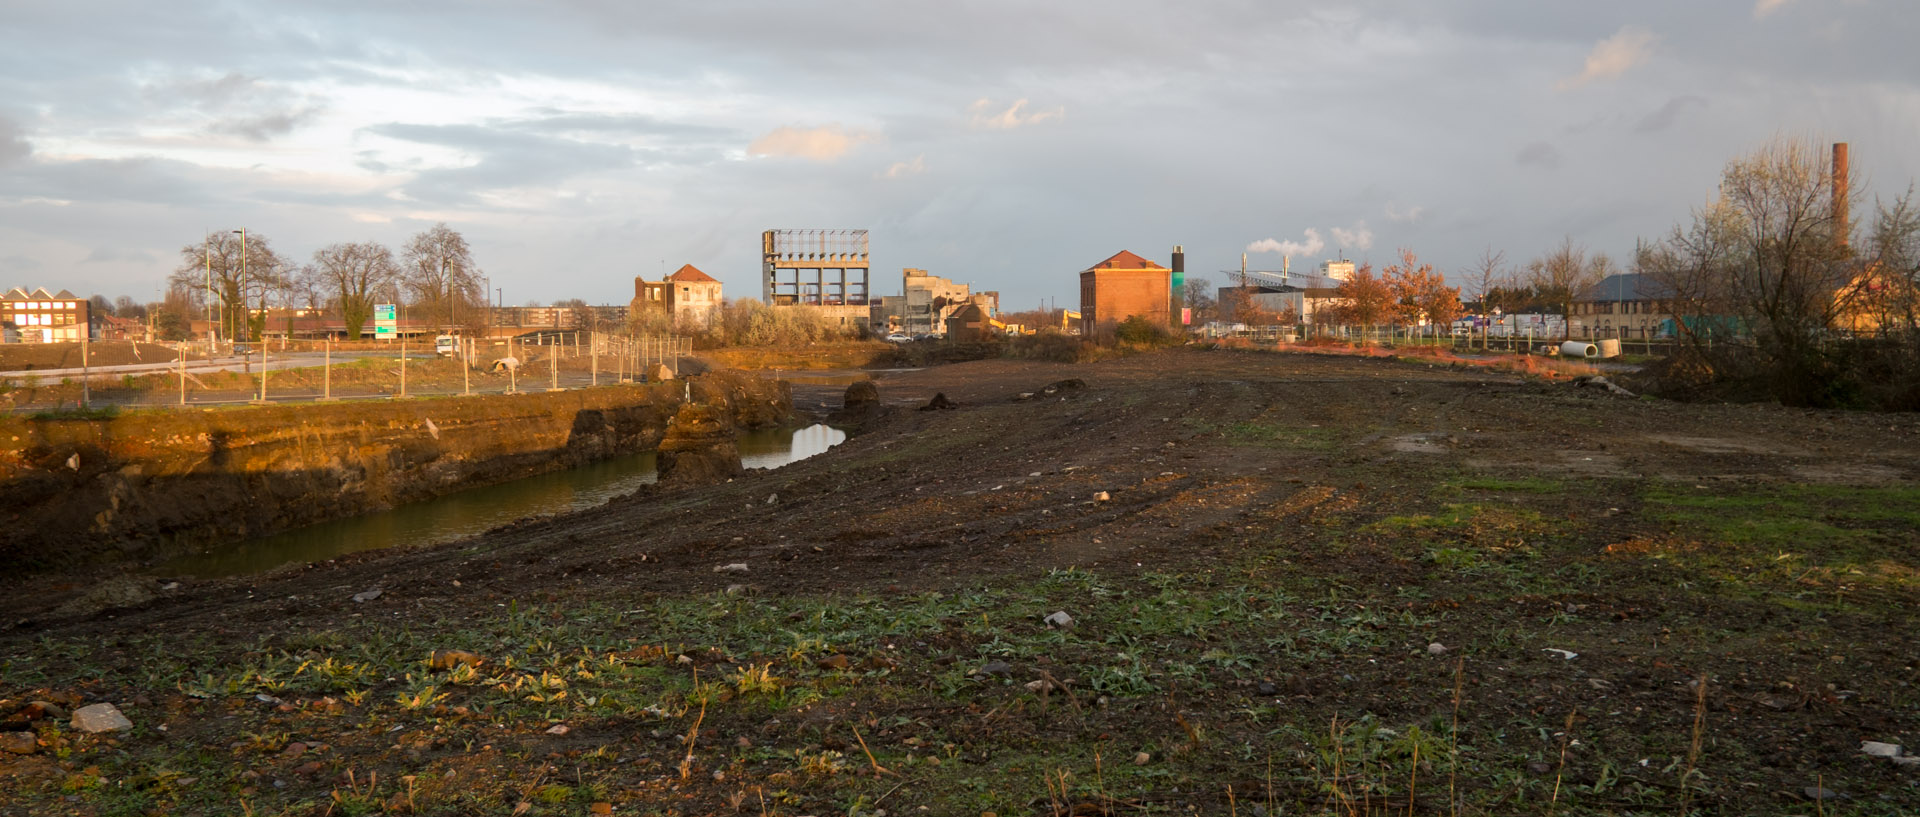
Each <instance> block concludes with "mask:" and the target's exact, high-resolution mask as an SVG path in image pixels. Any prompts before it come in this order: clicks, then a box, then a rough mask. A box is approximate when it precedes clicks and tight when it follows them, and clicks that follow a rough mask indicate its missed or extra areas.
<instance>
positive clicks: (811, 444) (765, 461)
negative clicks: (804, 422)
mask: <svg viewBox="0 0 1920 817" xmlns="http://www.w3.org/2000/svg"><path fill="white" fill-rule="evenodd" d="M846 441H847V432H845V431H841V430H840V429H837V428H834V427H833V426H827V425H811V426H807V427H806V428H800V429H792V428H779V429H767V430H764V431H749V432H747V433H745V434H742V435H740V440H739V446H740V464H741V465H744V466H746V467H748V468H779V467H780V466H782V465H786V464H787V463H790V462H798V461H800V460H804V459H806V458H808V457H811V456H813V455H815V454H818V453H820V452H822V451H825V450H827V449H829V448H832V447H834V446H836V445H839V444H841V443H843V442H846Z"/></svg>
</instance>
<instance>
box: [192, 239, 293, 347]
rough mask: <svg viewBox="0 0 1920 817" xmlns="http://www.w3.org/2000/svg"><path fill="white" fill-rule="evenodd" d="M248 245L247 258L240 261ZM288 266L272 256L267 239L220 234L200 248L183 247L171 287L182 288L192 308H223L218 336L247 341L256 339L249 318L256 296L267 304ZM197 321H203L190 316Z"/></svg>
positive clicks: (252, 322)
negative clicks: (254, 296) (268, 296)
mask: <svg viewBox="0 0 1920 817" xmlns="http://www.w3.org/2000/svg"><path fill="white" fill-rule="evenodd" d="M243 245H244V246H245V250H246V252H245V254H246V257H245V258H244V259H242V258H241V248H242V246H243ZM285 270H286V265H285V263H284V262H283V261H282V260H281V259H280V256H278V255H276V254H274V252H273V248H272V246H271V244H270V243H269V242H268V240H267V237H266V236H263V235H259V234H248V235H246V236H245V237H244V238H243V237H242V236H241V235H240V234H239V233H238V232H237V231H236V232H228V231H225V230H216V231H214V232H211V233H208V234H207V237H206V240H205V241H203V242H201V243H199V244H188V245H186V246H184V247H181V248H180V266H179V267H177V268H175V269H174V271H173V274H172V275H169V276H167V282H168V283H169V284H172V285H174V286H177V287H179V288H180V291H181V294H182V295H183V296H184V297H186V298H188V299H189V300H190V301H191V304H190V306H192V307H198V308H200V309H201V310H202V311H203V313H204V312H205V311H207V307H208V306H209V305H212V306H215V307H217V308H218V309H219V315H218V318H219V320H220V330H219V331H220V334H221V336H222V337H226V338H230V339H238V340H245V339H250V338H252V337H253V336H254V332H255V328H254V323H256V322H254V321H249V320H248V319H247V315H248V312H249V311H250V307H249V304H250V303H252V302H253V300H254V298H253V297H252V296H253V295H254V294H255V293H258V295H259V298H258V300H259V301H260V302H261V303H263V304H264V303H265V300H266V295H267V293H268V292H269V291H271V290H272V288H273V287H274V286H275V285H276V282H277V281H279V280H280V277H281V276H282V275H283V274H284V273H285ZM188 317H199V316H188Z"/></svg>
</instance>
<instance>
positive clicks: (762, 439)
mask: <svg viewBox="0 0 1920 817" xmlns="http://www.w3.org/2000/svg"><path fill="white" fill-rule="evenodd" d="M846 439H847V434H846V432H844V431H841V430H839V429H836V428H831V427H828V426H824V425H815V426H809V427H807V428H802V429H797V430H796V429H772V430H763V431H749V432H746V433H744V434H742V435H741V436H740V440H739V445H740V462H741V464H742V465H745V466H746V467H748V468H778V467H780V466H782V465H786V464H788V463H791V462H795V461H798V460H803V459H806V458H807V457H811V456H813V455H815V454H818V453H820V452H822V451H825V450H827V449H828V448H832V447H833V446H835V445H838V444H840V443H842V442H844V441H845V440H846ZM656 478H657V477H656V475H655V472H654V456H653V452H651V451H649V452H647V453H645V454H632V455H628V456H624V457H616V458H613V459H608V460H601V461H599V462H595V463H590V464H588V465H583V466H580V467H578V468H573V469H569V470H566V471H556V472H554V473H551V474H541V475H539V476H533V477H527V478H526V479H519V480H514V481H513V482H504V483H501V484H499V485H489V486H486V487H484V488H473V489H470V490H466V491H461V492H459V493H453V494H447V495H446V496H442V497H438V498H435V499H429V500H426V501H424V502H416V503H413V504H411V505H402V506H400V507H398V508H394V509H393V510H390V511H381V512H379V513H371V514H367V515H365V516H356V517H352V518H349V519H337V520H334V521H332V522H322V523H320V524H317V525H310V526H307V527H304V528H296V529H294V530H290V531H284V532H281V533H277V534H274V535H272V536H263V537H260V538H258V539H251V540H247V541H244V542H236V543H227V544H220V545H214V546H212V547H210V548H207V549H206V550H204V551H201V552H198V553H192V554H188V555H186V556H182V557H180V558H178V559H174V560H173V561H171V562H168V563H167V564H165V565H163V566H161V568H160V571H161V572H162V573H165V574H167V575H184V576H198V577H201V578H214V577H220V576H244V575H247V574H250V573H258V572H261V571H263V570H270V569H272V568H276V567H279V566H281V565H286V564H296V563H305V562H315V561H320V560H323V559H331V558H333V557H336V556H342V555H345V554H348V553H357V552H359V551H363V550H377V549H380V548H388V547H396V546H419V545H437V544H440V543H443V542H452V541H454V540H457V539H464V538H466V537H469V536H474V535H477V534H481V533H485V532H486V531H488V530H491V529H493V528H496V527H499V526H501V525H505V524H507V523H509V522H512V521H514V520H516V519H525V518H527V517H529V516H539V515H541V514H562V513H570V512H573V511H581V510H586V509H587V508H592V507H595V506H597V505H601V504H604V503H605V502H606V501H607V500H610V499H613V498H614V497H617V496H621V495H624V494H627V493H630V492H632V491H633V490H634V489H635V488H638V487H640V486H642V485H646V484H649V483H651V482H653V481H654V480H655V479H656Z"/></svg>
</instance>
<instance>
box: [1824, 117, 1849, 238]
mask: <svg viewBox="0 0 1920 817" xmlns="http://www.w3.org/2000/svg"><path fill="white" fill-rule="evenodd" d="M1847 179H1848V163H1847V143H1845V142H1835V143H1833V186H1832V189H1831V190H1830V191H1829V193H1830V195H1832V196H1833V242H1834V244H1836V245H1838V246H1839V247H1840V249H1843V250H1844V249H1846V248H1847V238H1848V235H1849V233H1850V232H1851V225H1850V224H1848V222H1847V197H1848V195H1849V194H1850V193H1851V191H1850V190H1848V186H1847Z"/></svg>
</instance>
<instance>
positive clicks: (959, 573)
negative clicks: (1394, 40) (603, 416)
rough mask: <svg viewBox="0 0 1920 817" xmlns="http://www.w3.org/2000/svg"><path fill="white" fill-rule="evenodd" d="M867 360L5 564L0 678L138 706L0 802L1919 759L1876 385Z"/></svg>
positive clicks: (683, 794)
mask: <svg viewBox="0 0 1920 817" xmlns="http://www.w3.org/2000/svg"><path fill="white" fill-rule="evenodd" d="M1074 381H1077V382H1074ZM1055 384H1057V385H1055ZM1050 386H1051V387H1052V388H1051V391H1050V390H1049V387H1050ZM936 392H939V393H944V395H945V396H946V397H947V398H950V399H951V400H952V401H954V402H956V403H958V408H955V409H952V410H939V411H918V410H915V409H914V407H915V406H918V405H920V404H923V403H925V402H926V401H927V399H928V398H930V397H931V396H933V395H934V394H935V393H936ZM880 395H881V400H882V402H883V403H884V404H886V406H887V408H886V409H884V410H882V411H881V412H880V413H879V414H878V415H877V416H876V417H874V418H873V419H872V420H871V421H870V422H869V423H868V424H867V426H866V427H865V428H864V429H863V430H862V431H861V432H860V433H858V434H856V435H855V436H854V437H853V438H852V439H851V440H849V441H848V442H847V443H845V444H844V445H842V446H840V447H838V448H836V449H834V450H832V451H830V452H828V453H827V454H824V455H821V456H819V457H816V458H813V459H809V460H806V461H803V462H801V463H798V464H796V465H793V466H790V467H787V468H784V469H780V470H778V471H774V472H766V473H756V474H750V475H748V476H745V477H743V478H740V479H736V480H734V481H732V482H729V483H726V484H723V485H719V486H714V487H707V488H699V489H682V490H666V489H649V490H646V491H643V492H641V493H639V494H636V495H634V496H632V497H629V498H627V499H626V500H624V501H617V502H615V503H612V504H610V505H608V506H606V507H603V508H601V509H597V510H594V511H589V512H586V513H582V514H577V515H573V516H568V517H563V518H552V519H539V520H531V521H526V522H522V523H519V524H516V525H513V526H510V527H508V528H505V529H501V530H497V531H494V532H492V533H490V534H488V535H486V536H484V537H481V538H478V539H475V540H471V541H468V542H465V543H458V544H455V545H450V546H447V547H442V548H437V549H433V550H428V551H424V552H411V553H392V554H369V555H362V556H359V557H355V558H351V559H344V560H341V561H339V562H336V563H327V564H322V565H315V566H310V567H305V568H295V569H289V570H286V571H282V572H280V573H277V574H274V575H271V576H267V577H260V578H256V579H252V580H244V581H224V582H205V583H203V582H194V581H181V583H180V584H179V585H177V586H175V585H173V584H171V582H172V581H174V580H176V577H151V578H144V579H127V580H123V581H124V582H133V583H137V584H141V585H142V586H143V587H149V588H161V589H159V590H158V593H159V595H160V598H159V599H158V600H156V601H151V602H146V603H143V604H141V605H140V606H138V607H133V608H121V609H113V610H109V611H106V612H102V613H96V614H85V613H82V612H79V611H81V610H83V609H84V607H74V606H70V607H69V608H67V610H66V611H64V612H61V611H53V610H48V609H47V605H46V604H45V603H43V602H42V601H41V598H42V597H41V596H39V595H37V594H36V593H35V592H34V588H33V587H30V586H26V587H20V586H16V587H10V588H5V589H6V590H7V592H5V593H4V594H0V595H4V597H5V600H4V601H0V613H3V614H4V616H5V620H6V621H8V622H10V623H9V624H8V625H6V629H5V630H4V631H0V654H4V655H5V656H6V657H5V663H4V664H0V699H3V700H0V718H6V717H7V714H6V713H8V712H11V711H13V710H16V709H20V708H22V707H26V706H27V704H28V703H29V702H30V701H33V700H46V701H49V702H51V703H54V704H56V705H58V706H61V707H66V708H71V707H72V706H74V705H79V704H85V703H89V702H93V701H107V702H112V703H114V704H116V705H117V706H118V707H119V708H120V709H121V710H123V711H124V712H125V713H126V714H127V715H128V717H129V718H130V719H131V720H132V722H133V724H134V726H133V728H132V729H131V730H130V731H126V732H120V733H109V735H105V736H103V735H86V734H81V733H78V732H76V731H75V730H74V729H73V728H71V727H70V726H69V725H68V724H67V723H66V721H64V720H62V719H59V718H57V717H43V718H40V719H38V720H34V719H32V717H31V715H32V714H33V712H32V711H31V710H32V709H33V708H32V707H28V709H29V710H30V711H28V712H25V713H22V714H19V715H15V716H13V723H12V725H0V731H4V730H30V731H31V733H32V739H31V740H30V741H29V743H30V744H31V745H32V751H31V753H29V754H24V755H11V754H0V813H20V814H27V813H36V814H37V813H56V812H60V813H75V814H109V813H114V814H117V813H145V814H199V813H253V814H277V813H286V814H326V813H344V814H366V813H434V814H464V813H476V812H486V813H515V814H589V813H608V812H609V811H610V812H611V813H616V814H663V815H664V814H688V815H691V814H733V813H741V814H785V815H800V814H829V813H831V814H863V815H865V814H878V813H880V812H882V811H884V812H886V813H889V814H902V813H930V814H967V815H973V814H984V813H994V814H1000V815H1006V814H1080V815H1086V814H1186V813H1201V814H1255V813H1288V814H1301V813H1307V814H1319V813H1326V814H1364V813H1373V812H1375V811H1379V812H1380V813H1387V812H1388V811H1392V812H1394V813H1407V812H1408V811H1409V810H1411V811H1412V812H1413V813H1416V814H1453V813H1463V814H1545V813H1554V814H1632V813H1648V814H1651V813H1659V814H1683V813H1701V814H1762V813H1764V814H1809V815H1811V814H1823V815H1825V814H1887V815H1892V814H1911V813H1915V812H1920V769H1916V767H1915V765H1914V764H1908V763H1904V762H1902V761H1900V760H1897V759H1889V758H1877V757H1870V756H1868V755H1866V754H1864V753H1863V752H1862V741H1876V742H1883V743H1889V744H1899V745H1902V746H1904V747H1907V748H1906V749H1905V750H1903V751H1907V752H1913V751H1920V693H1917V692H1916V690H1915V687H1914V684H1915V682H1916V681H1920V673H1916V670H1915V666H1916V664H1915V662H1916V660H1917V658H1916V657H1917V656H1920V627H1916V624H1917V623H1920V622H1917V621H1916V619H1917V618H1920V616H1916V614H1915V607H1914V605H1913V602H1914V599H1915V598H1916V587H1920V482H1917V480H1920V459H1916V456H1915V455H1916V454H1920V418H1916V417H1913V416H1910V415H1898V416H1889V415H1869V414H1844V413H1831V412H1809V411H1799V410H1788V409H1782V408H1778V407H1771V406H1753V405H1746V406H1728V405H1683V404H1676V403H1670V402H1663V401H1657V400H1647V399H1636V398H1628V397H1620V396H1616V395H1610V394H1607V393H1605V392H1603V391H1601V390H1597V389H1582V388H1576V387H1574V386H1572V385H1570V384H1568V383H1565V382H1563V381H1545V380H1539V379H1534V378H1528V377H1522V376H1519V375H1515V374H1511V373H1501V372H1494V371H1489V370H1486V369H1483V368H1478V367H1470V366H1463V365H1452V364H1448V363H1445V362H1440V363H1429V362H1421V361H1413V362H1407V361H1396V360H1391V359H1378V358H1374V359H1369V358H1358V357H1346V356H1328V355H1314V354H1272V353H1257V352H1239V351H1201V350H1176V351H1168V352H1160V353H1152V354H1140V355H1134V356H1129V357H1125V358H1121V359H1116V360H1107V361H1103V362H1100V363H1095V364H1082V365H1070V364H1042V363H1027V362H1012V361H982V362H976V363H965V364H956V365H949V366H940V367H935V368H930V369H926V370H922V371H915V372H906V373H901V374H897V375H891V376H888V377H886V378H884V379H882V380H881V381H880ZM1023 395H1026V397H1024V398H1023V397H1022V396H1023ZM796 402H797V403H803V402H805V398H804V395H803V394H796ZM734 565H739V566H742V567H733V566H734ZM163 582H165V583H163ZM376 589H377V590H378V591H379V593H378V594H371V593H370V592H369V591H372V590H376ZM95 595H96V597H97V598H96V601H100V600H111V599H112V598H114V597H115V596H114V592H113V583H112V582H108V583H105V584H103V585H102V586H101V588H99V591H98V592H97V593H96V594H95ZM356 595H357V596H358V599H356ZM135 597H136V598H137V595H136V596H135ZM1056 612H1063V613H1066V614H1067V615H1068V617H1070V618H1071V619H1072V621H1071V623H1070V624H1067V625H1065V626H1056V625H1054V624H1049V623H1048V622H1047V621H1045V619H1046V618H1047V617H1049V616H1050V615H1051V614H1053V613H1056ZM436 650H462V651H470V652H471V653H472V655H471V656H468V655H465V654H452V655H449V654H442V655H440V656H438V657H437V658H436V656H435V655H434V653H435V651H436ZM1256 807H1257V808H1258V809H1259V810H1258V811H1256V810H1255V809H1256Z"/></svg>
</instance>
